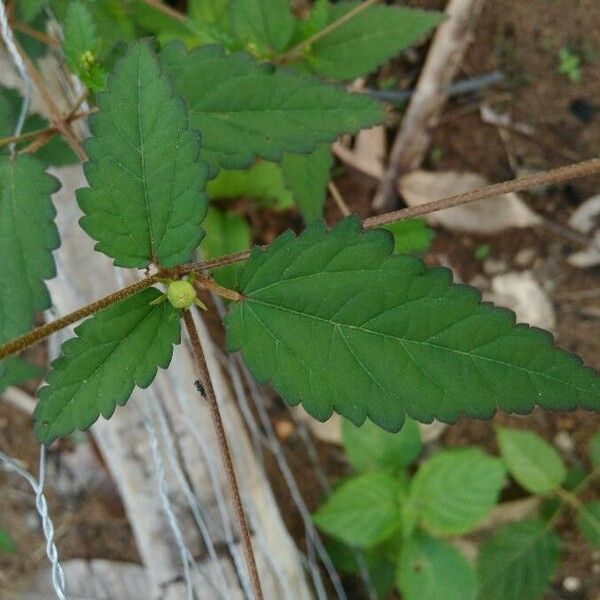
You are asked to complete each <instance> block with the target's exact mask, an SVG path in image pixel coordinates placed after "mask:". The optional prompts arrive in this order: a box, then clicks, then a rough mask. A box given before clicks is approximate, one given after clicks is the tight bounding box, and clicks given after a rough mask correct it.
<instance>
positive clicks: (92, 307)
mask: <svg viewBox="0 0 600 600" xmlns="http://www.w3.org/2000/svg"><path fill="white" fill-rule="evenodd" d="M157 281H158V278H157V276H156V275H151V276H150V277H145V278H144V279H141V280H140V281H136V282H135V283H132V284H131V285H128V286H127V287H124V288H121V289H120V290H118V291H116V292H113V293H112V294H109V295H108V296H104V298H100V299H99V300H96V301H95V302H92V303H91V304H87V305H86V306H83V307H82V308H80V309H78V310H76V311H74V312H72V313H69V314H68V315H65V316H64V317H61V318H60V319H56V321H51V322H50V323H46V324H44V325H41V326H40V327H36V328H35V329H32V330H31V331H29V332H28V333H26V334H25V335H22V336H21V337H18V338H15V339H14V340H11V341H10V342H8V343H7V344H4V345H2V346H0V360H2V359H3V358H7V357H8V356H11V355H12V354H17V353H19V352H21V351H23V350H25V348H28V347H29V346H33V345H34V344H38V343H39V342H41V341H42V340H45V339H46V338H47V337H48V336H50V335H52V334H53V333H56V332H57V331H60V330H61V329H64V328H65V327H68V326H69V325H72V324H73V323H76V322H77V321H80V320H81V319H84V318H85V317H89V316H90V315H93V314H94V313H95V312H98V311H99V310H100V309H102V308H106V307H107V306H110V305H111V304H114V303H115V302H119V300H123V299H124V298H127V297H129V296H131V295H132V294H136V293H137V292H140V291H142V290H144V289H146V288H148V287H150V286H151V285H153V284H154V283H156V282H157Z"/></svg>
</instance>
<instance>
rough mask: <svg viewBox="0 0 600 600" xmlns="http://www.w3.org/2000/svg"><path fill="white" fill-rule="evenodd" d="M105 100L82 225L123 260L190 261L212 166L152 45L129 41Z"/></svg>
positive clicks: (81, 195)
mask: <svg viewBox="0 0 600 600" xmlns="http://www.w3.org/2000/svg"><path fill="white" fill-rule="evenodd" d="M98 105H99V107H100V112H99V113H98V114H96V115H94V116H93V119H92V121H91V130H92V134H93V136H94V137H92V138H90V139H89V140H88V141H87V142H86V149H87V152H88V154H89V156H90V161H89V162H87V163H85V174H86V177H87V180H88V183H89V185H90V187H89V188H83V189H79V190H77V200H78V202H79V206H80V207H81V209H82V210H83V212H84V213H85V216H84V217H82V219H81V221H80V223H81V226H82V227H83V229H85V231H86V232H87V233H88V234H89V235H90V236H91V237H92V238H94V239H95V240H98V243H97V244H96V249H97V250H99V251H100V252H104V254H107V255H108V256H110V257H111V258H113V259H114V263H115V265H118V266H122V267H139V268H143V267H147V266H148V265H149V264H150V263H151V262H154V263H157V264H160V265H162V266H163V267H172V266H175V265H177V264H180V263H182V262H185V261H187V260H189V258H190V256H191V254H192V251H193V250H194V249H195V248H197V246H198V244H199V243H200V240H201V239H202V237H203V230H202V228H201V227H200V223H201V222H202V221H203V219H204V217H205V216H206V209H207V200H206V196H205V195H204V194H203V193H202V189H203V187H204V184H205V182H206V169H205V165H204V164H203V163H202V162H201V161H199V160H198V153H199V151H200V144H199V139H198V135H197V134H196V132H194V131H192V130H190V129H188V122H187V117H186V113H185V108H184V104H183V102H182V101H181V99H180V98H178V97H177V96H175V95H174V91H173V88H172V86H171V82H170V81H169V78H168V77H167V76H166V75H164V74H163V73H162V72H161V69H160V65H159V63H158V60H157V58H156V56H155V55H154V53H153V51H152V50H151V48H150V46H149V45H148V44H147V43H145V42H139V43H135V44H132V45H131V46H130V48H129V49H128V51H127V53H126V55H125V57H124V58H123V59H122V60H121V61H120V63H119V64H118V65H117V67H116V68H115V72H114V73H113V74H112V75H111V77H110V79H109V82H108V90H107V91H106V92H105V93H103V94H100V95H99V96H98Z"/></svg>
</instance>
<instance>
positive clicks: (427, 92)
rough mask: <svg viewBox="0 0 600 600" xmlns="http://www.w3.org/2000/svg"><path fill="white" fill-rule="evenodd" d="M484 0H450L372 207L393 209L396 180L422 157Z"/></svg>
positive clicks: (470, 38) (419, 163) (417, 166)
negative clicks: (445, 16) (444, 18)
mask: <svg viewBox="0 0 600 600" xmlns="http://www.w3.org/2000/svg"><path fill="white" fill-rule="evenodd" d="M483 4H484V0H449V2H448V5H447V7H446V15H447V19H446V21H444V22H443V23H442V24H441V25H440V26H439V27H438V29H437V31H436V33H435V36H434V38H433V42H432V43H431V48H430V49H429V52H428V54H427V60H426V61H425V65H424V66H423V71H422V72H421V75H420V77H419V82H418V84H417V88H416V90H415V93H414V94H413V96H412V98H411V100H410V104H409V105H408V109H407V110H406V114H405V115H404V117H403V119H402V123H401V125H400V129H399V130H398V133H397V134H396V139H395V140H394V144H393V146H392V149H391V151H390V156H389V162H388V168H387V170H386V172H385V174H384V176H383V179H382V180H381V182H380V184H379V187H378V189H377V192H376V194H375V197H374V199H373V208H375V209H377V210H379V211H386V210H390V209H392V208H393V207H394V206H393V205H394V198H395V195H396V180H397V179H398V176H399V175H401V174H405V173H408V172H410V171H412V170H413V169H418V168H419V167H420V166H421V163H422V162H423V159H424V158H425V155H426V153H427V149H428V147H429V142H430V139H431V128H432V127H433V126H434V125H435V122H436V120H437V118H438V117H439V115H440V114H441V111H442V108H443V107H444V104H445V103H446V100H447V98H448V87H449V85H450V82H451V81H452V79H454V76H455V75H456V72H457V71H458V68H459V67H460V64H461V62H462V59H463V57H464V54H465V51H466V49H467V47H468V46H469V44H470V42H471V40H472V37H473V32H474V29H475V25H476V23H477V19H478V18H479V15H480V13H481V10H482V9H483Z"/></svg>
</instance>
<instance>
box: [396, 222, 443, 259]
mask: <svg viewBox="0 0 600 600" xmlns="http://www.w3.org/2000/svg"><path fill="white" fill-rule="evenodd" d="M385 229H387V230H388V231H389V232H390V233H391V234H392V235H393V236H394V253H395V254H418V253H420V252H426V251H427V250H429V248H430V247H431V242H433V240H434V238H435V231H434V230H433V229H431V227H428V225H427V221H425V219H408V220H407V221H398V222H397V223H392V224H391V225H386V227H385Z"/></svg>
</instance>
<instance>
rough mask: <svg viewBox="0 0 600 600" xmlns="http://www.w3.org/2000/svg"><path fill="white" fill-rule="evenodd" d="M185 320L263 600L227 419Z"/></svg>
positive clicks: (188, 317)
mask: <svg viewBox="0 0 600 600" xmlns="http://www.w3.org/2000/svg"><path fill="white" fill-rule="evenodd" d="M183 321H184V323H185V326H186V329H187V332H188V335H189V336H190V342H191V344H192V352H193V355H194V361H195V363H196V367H197V369H198V374H199V379H200V382H201V384H202V385H201V386H198V391H199V392H200V394H201V395H202V396H203V398H205V399H206V401H207V402H208V406H209V408H210V413H211V416H212V420H213V425H214V427H215V433H216V436H217V443H218V445H219V452H220V454H221V459H222V461H223V465H224V467H225V473H226V475H227V483H228V486H229V491H230V493H231V498H232V500H233V509H234V512H235V516H236V519H237V522H238V526H239V529H240V533H241V540H242V548H243V551H244V558H245V560H246V566H247V568H248V573H249V575H250V585H251V588H252V595H253V596H254V600H263V594H262V589H261V586H260V578H259V576H258V569H257V567H256V559H255V557H254V550H253V549H252V537H251V535H250V528H249V527H248V521H247V519H246V513H245V511H244V505H243V503H242V497H241V496H240V488H239V485H238V482H237V477H236V475H235V467H234V465H233V460H232V458H231V451H230V449H229V444H228V442H227V436H226V434H225V427H224V426H223V419H222V417H221V411H220V409H219V403H218V402H217V398H216V396H215V391H214V389H213V385H212V381H211V378H210V374H209V372H208V367H207V365H206V358H205V357H204V351H203V349H202V344H201V343H200V338H199V336H198V330H197V329H196V324H195V323H194V318H193V317H192V314H191V313H190V311H189V310H185V311H183Z"/></svg>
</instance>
